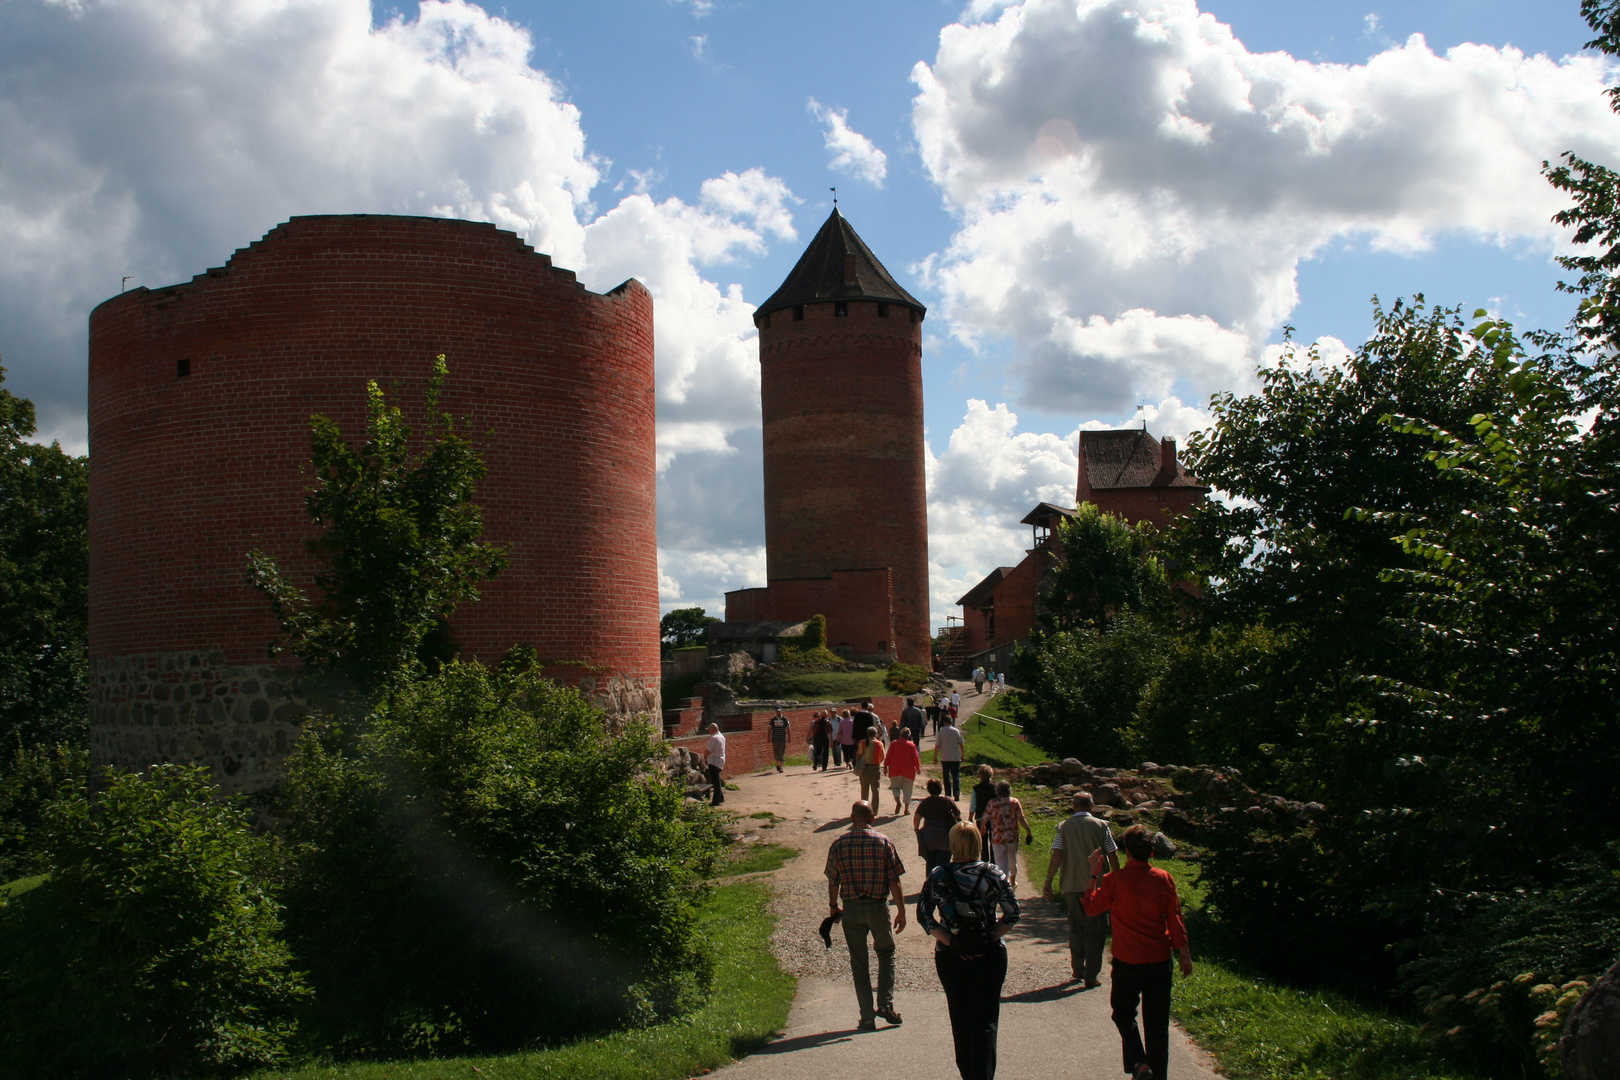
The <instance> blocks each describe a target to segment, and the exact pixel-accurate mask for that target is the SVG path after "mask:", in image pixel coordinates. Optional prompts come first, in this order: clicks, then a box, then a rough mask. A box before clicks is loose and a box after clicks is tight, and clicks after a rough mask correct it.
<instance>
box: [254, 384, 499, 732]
mask: <svg viewBox="0 0 1620 1080" xmlns="http://www.w3.org/2000/svg"><path fill="white" fill-rule="evenodd" d="M446 371H447V368H446V364H445V358H444V357H443V356H440V357H438V358H437V359H436V360H435V361H434V363H433V374H432V377H431V379H430V380H429V383H428V390H427V395H426V399H425V401H424V404H423V414H424V416H425V418H426V423H427V426H428V432H429V434H428V438H427V443H426V446H425V447H424V448H423V449H422V450H421V451H420V452H419V453H416V454H413V450H412V446H411V435H412V433H411V429H410V426H409V425H408V424H407V423H406V422H405V418H404V416H403V414H402V413H401V412H400V410H399V408H398V407H397V406H390V405H389V404H388V403H387V401H386V400H385V398H384V395H383V392H382V389H381V388H380V387H378V385H377V384H376V382H374V381H373V382H368V383H367V384H366V402H367V421H366V441H365V443H364V444H363V445H362V446H360V447H359V448H356V447H354V446H351V445H350V444H349V442H348V440H347V439H345V438H344V436H343V432H342V430H341V429H340V428H339V427H338V425H337V424H336V423H335V422H334V421H332V420H329V419H327V418H326V417H324V416H315V417H312V418H311V420H310V430H311V440H310V441H311V461H312V463H313V465H314V469H315V483H314V485H313V487H312V488H311V489H310V492H309V495H308V496H307V497H306V499H305V506H306V508H307V510H308V513H309V519H310V521H311V522H312V523H314V524H316V525H321V526H324V527H325V532H324V533H323V534H322V535H321V536H320V537H318V538H317V539H315V540H312V541H310V542H309V550H310V552H311V553H312V554H314V555H316V556H318V557H319V558H320V559H321V560H322V561H323V562H324V563H325V564H326V569H324V570H322V571H320V572H318V573H317V574H316V575H315V584H316V586H317V587H318V588H319V589H320V591H321V599H320V600H319V601H311V600H310V599H309V598H308V597H306V596H305V594H304V592H303V591H302V590H301V589H300V588H299V587H298V586H297V585H296V584H295V583H294V582H293V581H292V580H291V579H290V578H288V577H287V576H286V575H285V574H284V573H282V571H281V568H280V567H279V566H278V565H277V563H276V561H275V559H274V558H273V557H272V556H270V555H268V554H266V553H265V552H263V551H254V552H252V553H251V554H250V555H249V556H248V580H249V582H250V583H251V584H252V585H253V586H254V587H255V588H257V589H259V590H260V591H261V592H263V593H264V594H265V595H266V596H268V597H269V598H270V603H271V606H272V608H273V609H274V610H275V614H276V618H277V619H278V620H280V622H281V625H282V628H283V635H282V637H281V639H280V640H278V641H277V642H275V644H274V645H272V647H271V652H272V653H277V652H292V653H293V654H295V655H297V656H299V657H301V658H302V659H303V660H304V662H305V664H306V665H307V666H308V667H309V668H310V669H312V671H313V672H314V673H316V674H318V675H319V676H321V677H323V679H325V680H327V681H328V683H329V684H330V685H335V686H337V687H343V688H347V690H346V692H347V693H350V694H354V695H356V696H358V697H359V698H360V699H362V700H367V701H369V700H372V699H374V698H375V696H376V695H377V694H378V693H379V692H380V691H382V690H385V689H386V688H388V687H389V686H391V685H394V684H396V683H398V682H399V681H401V680H402V679H406V678H409V677H412V676H414V675H417V674H419V673H420V672H421V671H422V670H423V667H424V663H425V662H427V661H442V660H444V659H447V658H448V656H449V655H453V652H454V649H453V645H452V644H450V643H449V640H448V625H449V618H450V614H451V613H452V612H453V611H454V610H455V608H456V606H457V605H458V604H461V603H463V602H465V601H468V600H476V599H477V598H478V583H479V582H481V581H485V580H488V579H489V578H493V577H494V576H495V575H496V574H497V573H499V572H500V571H501V570H502V569H503V568H504V567H505V566H506V556H505V554H504V552H503V551H502V550H501V549H500V548H497V547H493V546H491V545H488V544H482V543H479V541H478V537H479V534H480V533H481V532H482V531H483V514H482V512H481V511H480V510H479V508H478V506H477V504H476V503H474V502H473V497H474V496H475V495H476V493H477V488H478V482H479V481H480V480H482V479H483V477H484V472H485V470H484V464H483V462H482V460H480V458H479V456H478V452H477V451H476V450H475V449H474V447H473V445H472V443H471V441H470V440H469V439H468V438H467V437H466V436H465V435H464V434H462V433H461V432H460V431H459V430H458V429H457V426H456V422H455V420H454V419H453V418H452V417H451V416H450V415H449V414H448V413H443V412H440V411H439V391H440V388H441V387H442V385H443V383H444V379H445V375H446ZM424 654H426V655H424Z"/></svg>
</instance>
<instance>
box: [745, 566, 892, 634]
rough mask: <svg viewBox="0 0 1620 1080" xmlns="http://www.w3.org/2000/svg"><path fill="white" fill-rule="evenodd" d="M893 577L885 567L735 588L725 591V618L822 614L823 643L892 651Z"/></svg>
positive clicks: (752, 619)
mask: <svg viewBox="0 0 1620 1080" xmlns="http://www.w3.org/2000/svg"><path fill="white" fill-rule="evenodd" d="M893 581H894V575H893V572H892V571H891V570H890V569H889V568H888V567H884V568H883V569H881V570H837V571H834V572H833V573H832V574H831V575H829V576H828V577H824V578H796V579H790V580H786V581H772V582H771V583H770V584H769V585H768V586H766V587H765V588H763V589H738V590H737V591H735V592H728V593H726V621H727V622H769V621H777V620H780V621H783V622H799V621H801V620H804V619H808V618H811V617H812V616H815V615H825V616H826V617H827V645H828V647H830V648H837V647H838V646H841V645H847V646H848V647H849V648H850V649H851V650H852V653H853V655H855V656H875V655H878V654H884V655H893V654H894V652H895V638H896V634H897V632H898V630H897V627H896V625H895V623H896V617H895V612H894V599H893V597H894V587H893Z"/></svg>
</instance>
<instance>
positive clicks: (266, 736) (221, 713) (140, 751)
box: [90, 649, 305, 794]
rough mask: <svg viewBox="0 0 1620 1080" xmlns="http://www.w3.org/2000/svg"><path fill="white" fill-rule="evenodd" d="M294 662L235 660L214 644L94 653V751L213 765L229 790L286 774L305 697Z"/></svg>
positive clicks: (143, 762)
mask: <svg viewBox="0 0 1620 1080" xmlns="http://www.w3.org/2000/svg"><path fill="white" fill-rule="evenodd" d="M293 674H295V673H294V672H293V671H291V670H289V669H287V668H281V667H274V666H271V665H268V664H263V665H255V666H251V667H232V666H229V665H227V664H226V663H225V653H224V652H223V651H222V650H219V649H207V650H197V651H186V652H174V653H151V654H147V655H144V656H120V657H109V658H105V659H101V660H96V661H94V662H93V664H92V665H91V671H90V760H91V762H92V763H93V764H95V765H98V766H100V765H115V766H118V767H120V768H125V769H141V768H145V767H146V766H148V765H155V764H158V763H160V762H169V761H178V762H185V763H188V764H198V765H206V766H207V767H208V768H209V770H210V771H211V772H212V773H213V774H214V780H215V782H216V783H218V784H219V786H220V789H221V790H222V791H224V792H225V793H226V794H241V793H246V792H252V791H258V790H260V789H262V788H266V787H269V786H271V785H273V784H274V783H275V782H276V781H278V780H279V779H280V778H281V775H282V772H283V766H284V763H285V761H286V758H287V755H288V754H289V753H291V751H292V748H293V746H294V744H296V743H297V741H298V734H299V730H300V723H301V721H302V719H303V717H304V713H305V708H304V705H303V704H302V703H301V702H299V701H298V700H297V699H296V698H295V697H294V696H293V694H292V693H291V685H290V682H289V679H290V677H291V676H292V675H293Z"/></svg>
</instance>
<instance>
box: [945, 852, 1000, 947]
mask: <svg viewBox="0 0 1620 1080" xmlns="http://www.w3.org/2000/svg"><path fill="white" fill-rule="evenodd" d="M936 872H937V873H939V874H940V880H939V888H940V891H941V892H942V893H944V895H945V897H946V899H948V900H949V901H950V906H951V917H950V919H949V920H948V923H949V929H950V931H951V952H952V953H954V954H955V955H956V958H957V959H958V960H976V959H978V958H979V957H981V956H984V955H985V954H986V953H988V952H989V951H990V950H991V949H994V948H997V947H998V945H997V943H996V934H995V929H996V908H995V905H994V903H993V902H987V901H983V900H975V899H973V898H972V897H970V896H967V895H966V894H964V893H963V892H962V891H961V887H960V886H959V885H957V883H956V875H955V874H954V873H953V872H952V871H951V868H950V867H949V866H943V867H940V868H939V870H938V871H936ZM979 873H980V875H983V873H984V870H983V869H981V870H980V871H979Z"/></svg>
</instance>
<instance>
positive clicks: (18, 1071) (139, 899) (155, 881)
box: [0, 766, 307, 1077]
mask: <svg viewBox="0 0 1620 1080" xmlns="http://www.w3.org/2000/svg"><path fill="white" fill-rule="evenodd" d="M43 817H44V833H45V844H44V848H45V851H46V853H47V860H48V869H49V872H50V875H51V876H50V880H49V881H47V882H46V883H45V884H43V885H41V886H39V887H38V888H36V889H33V890H31V891H29V892H26V893H23V894H22V895H21V896H19V897H16V898H14V899H12V900H9V901H7V902H5V903H4V905H3V906H0V1012H3V1015H4V1016H5V1018H6V1020H5V1026H4V1028H3V1029H0V1076H8V1077H10V1076H15V1077H42V1076H46V1077H50V1076H64V1077H79V1076H124V1075H135V1074H141V1075H147V1074H153V1073H157V1074H174V1073H186V1072H196V1071H209V1072H217V1071H223V1070H234V1069H240V1068H244V1067H250V1066H256V1065H269V1064H275V1063H278V1062H279V1061H281V1060H282V1059H283V1057H284V1055H285V1053H286V1044H287V1039H288V1037H289V1035H290V1033H291V1031H292V1019H291V1018H292V1010H293V1007H294V1006H295V1004H296V1002H297V1001H298V999H299V998H300V997H302V996H304V995H305V994H306V993H307V991H306V990H305V989H304V986H303V984H302V982H301V981H300V979H299V977H298V976H297V975H296V974H294V973H293V972H292V971H291V969H290V955H289V954H288V952H287V949H286V947H285V946H284V945H283V944H282V943H281V942H280V940H279V939H278V934H279V932H280V929H281V923H280V919H279V917H278V912H277V907H276V903H275V901H274V900H273V899H272V897H271V896H270V895H269V894H268V893H267V892H266V891H265V889H264V888H263V887H262V886H261V885H260V884H258V882H259V880H260V878H261V877H262V875H263V871H264V869H265V864H266V861H267V860H268V858H269V857H270V855H271V854H272V850H273V845H272V843H271V842H270V841H268V840H265V839H261V838H257V837H255V836H254V835H253V834H252V832H251V831H250V829H249V828H248V822H247V817H246V814H245V812H244V811H243V810H242V809H241V808H240V807H238V806H236V805H233V804H231V803H226V802H221V801H220V800H219V798H218V793H217V791H216V790H215V789H214V786H213V784H212V783H210V782H209V779H208V773H207V771H206V770H204V769H201V768H195V767H192V768H182V767H179V766H159V767H155V768H154V769H153V770H152V771H151V773H150V774H149V775H144V776H143V775H139V774H134V773H118V774H115V773H110V772H109V773H108V779H107V787H106V790H105V791H104V792H103V793H102V794H101V795H100V797H99V798H96V799H94V800H92V799H91V798H90V797H89V796H88V794H87V791H86V788H85V785H83V784H82V783H75V784H74V785H72V786H71V789H70V790H68V791H66V792H65V793H63V794H62V795H61V797H60V798H58V799H57V800H56V801H54V802H52V803H51V804H50V805H49V806H48V807H47V808H46V810H45V813H44V815H43Z"/></svg>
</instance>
